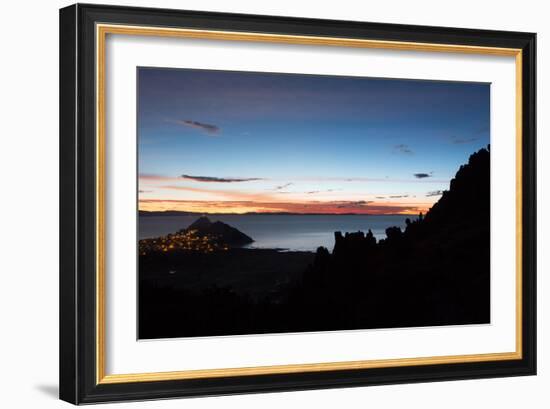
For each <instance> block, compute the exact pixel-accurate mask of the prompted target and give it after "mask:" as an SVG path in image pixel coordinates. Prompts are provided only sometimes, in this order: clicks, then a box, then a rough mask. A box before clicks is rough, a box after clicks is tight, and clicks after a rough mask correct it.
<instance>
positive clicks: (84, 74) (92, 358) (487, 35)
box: [59, 4, 536, 404]
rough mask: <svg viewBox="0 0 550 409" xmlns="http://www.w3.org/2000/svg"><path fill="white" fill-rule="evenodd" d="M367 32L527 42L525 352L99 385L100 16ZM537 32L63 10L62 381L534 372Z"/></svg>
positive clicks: (184, 385) (167, 389) (90, 389)
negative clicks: (515, 356) (513, 356)
mask: <svg viewBox="0 0 550 409" xmlns="http://www.w3.org/2000/svg"><path fill="white" fill-rule="evenodd" d="M96 23H113V24H132V25H145V26H167V27H186V28H199V29H210V30H227V31H245V32H260V33H275V34H290V35H314V36H327V37H344V38H359V39H361V38H363V39H375V40H393V41H407V42H424V43H438V44H461V45H474V46H489V47H504V48H518V49H522V50H523V67H522V73H523V142H522V149H523V215H522V216H523V297H522V300H523V358H522V359H521V360H513V361H493V362H476V363H459V364H439V365H426V366H407V367H394V368H373V369H355V370H340V371H327V372H309V373H307V372H306V373H295V374H278V375H254V376H238V377H228V378H210V379H196V380H179V381H157V382H136V383H122V384H96V281H95V272H96V258H95V256H96V248H95V238H96V237H95V234H96V231H95V221H96V219H95V217H96V216H95V215H96V212H95V211H96V206H95V203H96V201H95V200H96V191H95V174H96V156H95V155H96V145H95V143H96V136H95V131H96V122H95V98H96V96H95V24H96ZM535 68H536V34H534V33H521V32H505V31H488V30H472V29H457V28H442V27H424V26H411V25H396V24H395V25H394V24H380V23H362V22H351V21H333V20H318V19H303V18H289V17H273V16H257V15H244V14H226V13H211V12H200V11H180V10H167V9H148V8H135V7H115V6H100V5H87V4H76V5H72V6H69V7H66V8H63V9H61V10H60V316H59V319H60V333H59V336H60V364H59V365H60V379H59V383H60V387H59V396H60V398H61V399H62V400H65V401H67V402H70V403H74V404H83V403H95V402H107V401H124V400H146V399H160V398H172V397H189V396H201V395H202V396H204V395H226V394H239V393H254V392H256V393H258V392H273V391H291V390H307V389H320V388H336V387H351V386H367V385H381V384H396V383H411V382H427V381H443V380H458V379H474V378H488V377H502V376H518V375H535V374H536V277H535V272H536V264H535V263H536V178H535V177H536V151H535V133H536V116H535V115H536V89H535V76H536V72H535Z"/></svg>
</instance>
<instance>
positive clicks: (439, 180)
mask: <svg viewBox="0 0 550 409" xmlns="http://www.w3.org/2000/svg"><path fill="white" fill-rule="evenodd" d="M489 122H490V85H489V84H482V83H464V82H442V81H416V80H395V79H373V78H362V77H337V76H316V75H296V74H269V73H249V72H229V71H210V70H186V69H177V70H176V69H159V68H139V69H138V145H139V146H138V163H139V208H140V210H182V211H193V212H200V213H246V212H294V213H367V214H397V213H399V214H418V212H420V211H423V212H425V211H426V210H427V209H429V208H430V207H431V206H432V204H433V203H435V202H436V201H437V200H438V199H439V198H440V193H441V191H442V190H446V189H448V187H449V181H450V179H451V178H452V177H453V176H454V174H455V173H456V171H457V170H458V168H459V166H460V165H461V164H463V163H465V162H467V160H468V157H469V155H470V154H471V153H473V152H475V151H476V150H478V149H480V148H481V147H484V146H487V145H488V144H489V135H490V127H489Z"/></svg>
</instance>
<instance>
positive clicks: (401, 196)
mask: <svg viewBox="0 0 550 409" xmlns="http://www.w3.org/2000/svg"><path fill="white" fill-rule="evenodd" d="M404 197H409V195H393V196H390V199H401V198H404Z"/></svg>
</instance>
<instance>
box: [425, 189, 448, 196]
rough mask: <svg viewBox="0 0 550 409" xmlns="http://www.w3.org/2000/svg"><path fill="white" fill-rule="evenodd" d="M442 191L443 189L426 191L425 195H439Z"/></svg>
mask: <svg viewBox="0 0 550 409" xmlns="http://www.w3.org/2000/svg"><path fill="white" fill-rule="evenodd" d="M443 192H444V191H443V190H433V191H431V192H428V193H426V197H432V196H441V195H442V194H443Z"/></svg>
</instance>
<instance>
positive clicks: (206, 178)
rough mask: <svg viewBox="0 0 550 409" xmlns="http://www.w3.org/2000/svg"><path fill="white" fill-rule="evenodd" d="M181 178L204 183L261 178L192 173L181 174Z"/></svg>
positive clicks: (233, 181) (247, 180) (245, 180)
mask: <svg viewBox="0 0 550 409" xmlns="http://www.w3.org/2000/svg"><path fill="white" fill-rule="evenodd" d="M181 177H182V178H183V179H187V180H193V181H195V182H206V183H235V182H252V181H255V180H262V178H219V177H215V176H194V175H181Z"/></svg>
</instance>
